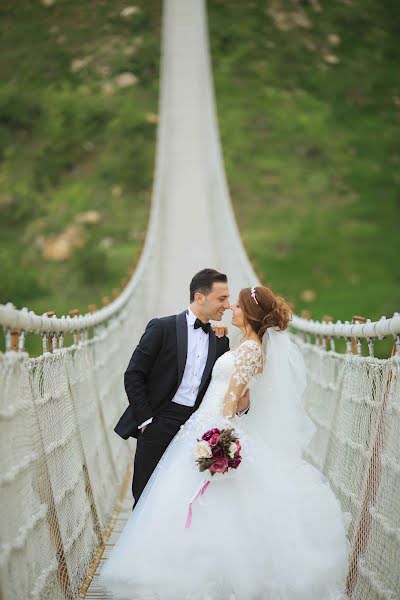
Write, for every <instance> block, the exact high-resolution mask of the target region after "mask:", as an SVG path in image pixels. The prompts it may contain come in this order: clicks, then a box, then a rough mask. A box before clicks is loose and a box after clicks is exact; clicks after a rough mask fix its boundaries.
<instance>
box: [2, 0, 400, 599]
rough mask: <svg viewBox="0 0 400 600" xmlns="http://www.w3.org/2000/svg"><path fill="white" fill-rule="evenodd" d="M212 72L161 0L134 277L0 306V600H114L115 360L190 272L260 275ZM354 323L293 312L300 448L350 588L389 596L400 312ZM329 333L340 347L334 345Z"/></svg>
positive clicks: (200, 24) (196, 22)
mask: <svg viewBox="0 0 400 600" xmlns="http://www.w3.org/2000/svg"><path fill="white" fill-rule="evenodd" d="M211 73H212V71H211V66H210V54H209V48H208V34H207V21H206V9H205V3H204V2H203V1H200V0H185V2H182V1H181V0H165V2H164V8H163V27H162V66H161V92H160V100H159V126H158V134H157V154H156V162H155V173H154V184H153V194H152V208H151V215H150V221H149V225H148V231H147V236H146V241H145V245H144V249H143V252H142V255H141V259H140V261H139V264H138V266H137V269H136V271H135V273H134V274H133V275H132V277H131V279H130V280H129V282H128V283H127V285H126V287H125V288H124V289H122V290H121V293H120V294H119V296H118V297H117V298H116V299H115V300H114V301H113V302H112V303H111V304H109V305H107V306H105V307H103V308H102V309H100V310H95V311H93V312H91V313H88V314H86V315H78V314H75V315H72V316H68V317H61V318H57V317H56V316H55V315H51V314H44V315H42V316H39V315H36V314H34V313H33V312H31V311H29V310H28V309H22V310H17V309H15V308H14V306H13V305H12V304H7V305H2V306H0V322H1V324H2V326H3V328H4V331H5V340H6V347H5V349H4V350H5V351H4V352H2V353H0V373H1V375H0V377H1V388H0V429H1V437H0V440H1V441H0V444H1V452H0V491H1V502H2V514H1V521H0V522H1V525H0V529H1V540H0V574H1V582H0V597H1V598H2V599H4V600H25V599H26V600H27V599H32V600H65V599H68V600H73V599H76V598H107V597H109V596H107V594H106V592H105V591H104V590H102V589H101V588H100V587H99V586H98V585H97V575H98V573H99V572H100V570H101V566H102V564H103V563H104V561H105V560H107V556H108V554H109V552H110V550H111V548H112V546H113V544H114V543H115V541H116V540H117V539H118V535H119V533H120V532H121V530H122V527H123V525H124V521H126V520H127V518H128V516H129V514H130V510H131V504H132V501H131V495H130V494H131V492H130V486H129V483H130V480H131V476H132V472H131V468H132V463H133V455H134V442H133V441H132V440H129V441H123V440H122V439H121V438H120V437H119V436H117V435H116V434H115V433H114V431H113V429H114V425H115V423H116V422H117V420H118V418H119V416H120V414H121V413H122V412H123V410H124V409H125V407H126V403H127V399H126V395H125V391H124V388H123V372H124V370H125V368H126V366H127V364H128V361H129V358H130V355H131V353H132V350H133V349H134V347H135V345H136V343H137V342H138V339H139V337H140V335H141V333H142V331H143V330H144V327H145V325H146V323H147V321H148V320H149V319H150V318H152V317H154V316H157V315H163V314H172V313H174V312H177V311H179V310H181V309H182V308H183V307H185V306H186V305H187V302H188V298H187V296H188V293H187V287H188V282H189V281H190V279H191V277H192V275H193V273H195V272H196V271H197V270H199V269H200V268H203V267H204V266H212V267H214V268H217V269H219V270H221V271H223V272H225V273H227V274H228V277H229V284H230V290H231V294H232V298H235V296H236V294H237V293H238V290H239V289H240V288H241V287H244V286H249V285H256V284H257V282H258V279H257V276H256V274H255V272H254V270H253V268H252V266H251V263H250V261H249V258H248V257H247V255H246V252H245V250H244V248H243V246H242V243H241V240H240V235H239V232H238V229H237V226H236V222H235V218H234V215H233V211H232V206H231V202H230V197H229V192H228V186H227V182H226V179H225V172H224V166H223V160H222V153H221V148H220V142H219V136H218V127H217V122H216V112H215V103H214V96H213V94H214V92H213V83H212V74H211ZM353 321H354V322H353V323H340V322H337V323H333V322H325V323H320V322H316V321H311V320H309V319H306V318H301V317H299V316H297V315H295V316H294V319H293V323H292V334H293V336H294V339H295V340H296V342H297V343H298V345H299V347H300V349H301V351H302V353H303V355H304V357H305V360H306V364H307V367H308V375H309V381H310V384H309V386H308V390H307V396H306V407H307V410H308V412H309V414H310V416H311V418H312V419H313V421H314V423H315V425H316V428H317V430H316V434H315V436H314V438H313V440H312V442H311V444H310V445H309V447H308V448H307V450H306V453H305V458H306V459H307V460H309V461H310V462H311V463H313V464H314V465H315V466H317V467H318V468H319V469H321V470H322V471H323V472H324V473H325V475H326V476H327V477H328V479H329V481H330V483H331V486H332V488H333V489H334V491H335V493H336V495H337V496H338V498H339V499H340V502H341V504H342V508H343V510H344V511H346V512H349V513H350V514H351V523H350V526H349V531H348V536H349V541H350V546H351V552H350V569H349V574H348V580H347V595H348V598H351V599H353V600H382V599H383V600H395V599H398V598H400V573H399V568H398V566H399V559H400V467H399V465H400V315H399V314H397V313H396V314H395V315H393V316H392V317H391V318H387V319H386V318H382V319H381V320H380V321H377V322H370V321H366V322H363V319H357V318H355V319H353ZM27 335H38V336H41V338H42V341H43V352H42V354H41V356H39V357H36V358H33V357H30V356H29V355H28V354H27V352H26V351H25V349H24V342H25V339H26V336H27ZM383 337H390V338H391V339H393V344H394V345H393V352H392V356H390V357H389V358H386V359H377V358H375V357H374V346H375V341H376V340H377V339H382V338H383ZM339 338H344V339H345V340H346V349H347V351H346V352H345V353H338V352H337V351H336V349H335V342H336V341H337V340H338V339H339ZM69 339H71V340H72V343H70V344H68V343H67V341H68V340H69ZM363 348H364V351H363ZM243 600H245V599H243ZM321 600H322V599H321Z"/></svg>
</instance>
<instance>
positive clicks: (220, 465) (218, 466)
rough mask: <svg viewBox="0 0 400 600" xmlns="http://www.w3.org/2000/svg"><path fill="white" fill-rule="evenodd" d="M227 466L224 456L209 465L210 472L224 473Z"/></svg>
mask: <svg viewBox="0 0 400 600" xmlns="http://www.w3.org/2000/svg"><path fill="white" fill-rule="evenodd" d="M227 468H228V460H227V458H226V457H225V456H224V458H219V459H218V460H216V461H215V462H214V463H213V464H212V465H211V466H210V473H225V471H226V470H227Z"/></svg>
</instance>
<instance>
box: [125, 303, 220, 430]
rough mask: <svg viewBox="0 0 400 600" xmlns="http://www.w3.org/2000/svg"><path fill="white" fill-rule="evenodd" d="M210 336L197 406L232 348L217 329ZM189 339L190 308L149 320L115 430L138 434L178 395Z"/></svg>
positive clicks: (133, 361)
mask: <svg viewBox="0 0 400 600" xmlns="http://www.w3.org/2000/svg"><path fill="white" fill-rule="evenodd" d="M209 336H210V339H209V346H208V357H207V362H206V366H205V368H204V372H203V377H202V379H201V383H200V387H199V391H198V395H197V398H196V403H195V410H196V409H197V408H198V407H199V405H200V402H201V401H202V399H203V396H204V394H205V393H206V390H207V388H208V385H209V383H210V379H211V371H212V368H213V366H214V363H215V361H216V360H217V359H218V358H219V357H220V356H221V355H222V354H224V353H225V352H227V351H228V350H229V340H228V338H227V337H226V336H224V337H222V338H217V337H216V336H215V334H214V332H213V331H210V334H209ZM187 340H188V335H187V321H186V311H184V312H182V313H180V314H179V315H173V316H171V317H162V318H161V319H152V320H151V321H150V322H149V323H148V325H147V327H146V330H145V332H144V334H143V335H142V337H141V339H140V341H139V344H138V345H137V347H136V349H135V351H134V353H133V354H132V357H131V360H130V362H129V365H128V368H127V370H126V371H125V376H124V382H125V390H126V394H127V396H128V400H129V406H128V408H127V409H126V410H125V412H124V414H123V415H122V417H121V418H120V420H119V421H118V423H117V425H116V426H115V428H114V431H115V432H116V433H118V435H120V436H121V437H122V438H124V439H125V440H126V439H128V438H129V437H137V435H138V425H140V424H141V423H143V422H144V421H147V419H150V418H151V417H154V416H155V415H157V414H158V413H159V412H160V411H161V410H162V408H163V407H164V406H165V405H166V403H168V402H170V401H171V400H172V398H173V397H174V396H175V393H176V391H177V389H178V387H179V385H180V383H181V381H182V377H183V372H184V370H185V365H186V357H187Z"/></svg>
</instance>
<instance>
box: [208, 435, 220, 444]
mask: <svg viewBox="0 0 400 600" xmlns="http://www.w3.org/2000/svg"><path fill="white" fill-rule="evenodd" d="M220 437H221V436H220V435H219V433H213V434H212V436H211V437H210V440H209V442H208V443H209V444H210V446H216V445H217V444H218V442H219V438H220Z"/></svg>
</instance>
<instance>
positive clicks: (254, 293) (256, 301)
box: [250, 286, 258, 304]
mask: <svg viewBox="0 0 400 600" xmlns="http://www.w3.org/2000/svg"><path fill="white" fill-rule="evenodd" d="M250 294H251V297H252V298H253V300H254V302H255V303H256V304H258V300H257V298H256V288H255V287H254V286H253V287H252V288H251V290H250Z"/></svg>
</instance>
